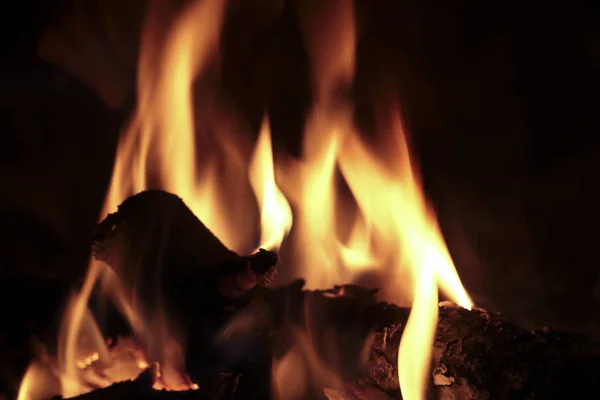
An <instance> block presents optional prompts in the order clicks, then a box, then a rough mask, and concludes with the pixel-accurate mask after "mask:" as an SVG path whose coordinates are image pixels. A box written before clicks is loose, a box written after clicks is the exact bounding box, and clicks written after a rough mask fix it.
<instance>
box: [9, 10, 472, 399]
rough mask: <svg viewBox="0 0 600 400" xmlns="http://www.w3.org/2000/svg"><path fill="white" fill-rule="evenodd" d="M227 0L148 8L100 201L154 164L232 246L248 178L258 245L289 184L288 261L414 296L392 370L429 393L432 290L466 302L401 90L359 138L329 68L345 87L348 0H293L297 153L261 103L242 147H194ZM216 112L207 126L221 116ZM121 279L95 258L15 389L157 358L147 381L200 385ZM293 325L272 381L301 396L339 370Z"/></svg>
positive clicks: (76, 386)
mask: <svg viewBox="0 0 600 400" xmlns="http://www.w3.org/2000/svg"><path fill="white" fill-rule="evenodd" d="M159 3H160V2H157V3H156V4H159ZM308 3H310V7H309V6H308ZM313 3H314V4H313ZM153 4H154V3H153ZM316 6H318V7H316ZM224 7H225V6H224V1H222V0H204V1H196V2H192V4H191V5H190V6H188V7H186V8H185V9H184V10H183V12H181V13H180V15H179V17H178V18H177V19H176V20H175V21H174V22H173V23H172V24H170V25H169V26H170V29H169V30H168V31H167V32H163V31H162V30H161V29H159V27H161V26H164V24H161V23H159V22H160V18H161V16H162V14H161V9H159V8H156V9H154V8H151V10H150V14H149V18H148V22H147V24H146V28H145V30H144V33H143V37H142V44H141V53H140V60H139V74H138V76H139V82H138V95H139V103H138V107H137V109H136V112H135V115H134V116H133V118H132V121H131V122H130V124H129V125H128V127H127V129H126V130H125V131H124V132H123V136H122V138H121V141H120V143H119V147H118V153H117V157H116V162H115V167H114V171H113V177H112V182H111V186H110V190H109V192H108V194H107V198H106V202H105V208H104V211H103V215H105V214H107V213H108V212H112V211H113V210H114V209H115V208H116V206H117V205H118V204H120V203H121V202H122V201H123V200H124V199H125V198H126V197H128V196H130V195H133V194H135V193H137V192H139V191H142V190H144V189H147V188H148V187H149V186H150V181H151V178H153V179H157V180H158V185H159V186H160V188H162V189H164V190H167V191H169V192H172V193H175V194H177V195H179V196H180V197H182V198H183V200H184V201H185V202H186V203H187V204H188V205H189V206H190V208H191V209H192V210H193V211H194V213H195V214H196V215H197V216H198V217H199V218H200V219H201V220H202V221H203V222H204V223H205V224H206V225H207V226H208V227H209V228H210V229H211V231H213V232H214V233H215V234H216V235H217V236H218V237H219V238H220V239H221V240H222V241H223V242H224V243H225V244H226V245H227V246H228V247H229V248H231V249H233V250H236V251H243V249H244V244H246V243H248V242H249V241H251V238H249V237H247V235H245V232H246V231H247V232H250V230H243V229H239V224H232V223H229V218H231V215H236V213H235V211H233V210H238V209H239V210H242V212H243V213H246V210H247V207H248V205H254V204H256V202H255V201H254V198H252V196H251V194H250V196H245V194H246V193H245V192H241V189H239V188H240V187H242V185H240V184H239V182H240V180H243V182H244V183H245V184H247V183H248V180H249V182H250V185H251V187H252V189H253V191H254V195H255V197H256V199H257V200H258V206H259V208H260V221H261V239H260V245H261V247H266V248H270V249H279V247H280V246H281V244H282V241H283V239H284V237H285V236H286V235H287V233H288V232H289V231H290V229H291V228H292V211H291V207H290V204H289V203H288V200H287V199H290V202H291V203H292V204H293V205H294V206H295V210H296V212H297V215H294V218H295V225H294V230H295V233H296V235H295V238H296V239H297V240H296V242H295V243H292V245H294V246H296V248H297V249H303V248H305V249H306V248H309V247H310V252H305V253H302V254H301V255H300V256H299V259H298V266H299V267H300V271H299V275H301V276H303V277H305V278H306V280H307V286H308V287H309V288H325V287H328V286H331V285H333V284H336V283H347V282H352V281H354V280H356V279H357V278H358V277H359V275H360V274H361V273H362V272H364V271H366V270H372V271H377V272H378V273H380V274H381V276H382V277H383V278H384V279H382V280H381V282H380V285H381V287H382V292H383V293H385V294H386V296H387V298H388V300H394V301H395V302H396V303H412V312H411V315H410V318H409V321H408V323H407V325H406V327H405V330H404V334H403V338H402V341H401V343H400V348H399V354H398V364H399V366H398V370H399V379H400V385H401V391H402V395H403V398H404V399H407V400H418V399H423V398H425V393H426V387H427V384H428V381H429V376H430V372H431V371H430V365H429V364H430V359H431V351H432V342H433V337H434V333H435V329H436V324H437V311H438V308H437V303H438V290H441V291H442V292H443V293H444V294H445V295H446V296H447V297H448V298H449V299H451V300H452V301H454V302H456V303H457V304H459V305H460V306H462V307H465V308H470V307H471V306H472V302H471V299H470V298H469V296H468V294H467V292H466V291H465V289H464V288H463V286H462V283H461V281H460V278H459V277H458V274H457V272H456V269H455V267H454V264H453V262H452V259H451V257H450V255H449V252H448V249H447V248H446V245H445V242H444V239H443V237H442V235H441V232H440V229H439V227H438V224H437V221H436V218H435V215H434V213H433V211H432V209H431V208H430V207H429V205H428V204H427V201H426V199H425V197H424V194H423V190H422V188H421V186H420V183H419V179H418V176H417V174H416V168H415V165H414V164H413V163H412V161H411V159H410V156H409V151H408V145H407V142H406V137H405V132H404V129H403V126H402V120H401V116H400V111H399V108H398V106H397V104H396V103H395V102H394V101H385V100H386V99H376V101H375V104H376V105H377V106H378V115H377V116H378V117H379V119H378V121H379V124H378V127H377V129H378V133H379V134H380V137H381V140H380V141H379V143H378V144H377V145H370V144H367V143H365V142H364V141H363V140H362V138H361V136H360V135H359V133H358V132H357V131H356V128H355V126H354V123H353V110H352V105H351V102H350V101H349V100H347V99H342V100H340V99H339V93H340V84H342V85H344V87H349V86H350V85H351V84H352V80H353V77H354V64H355V48H356V38H355V30H356V28H355V21H354V10H353V2H352V1H350V0H346V1H337V2H326V3H319V2H307V3H306V5H305V4H304V3H302V4H301V5H300V6H299V9H300V10H299V11H300V12H299V15H300V18H301V26H302V28H303V33H304V37H305V41H306V44H307V49H308V53H309V58H310V60H311V63H312V82H313V86H314V88H315V90H314V92H315V93H316V95H315V101H314V104H313V107H312V111H311V114H310V116H309V118H308V121H307V124H306V127H305V134H304V152H303V158H302V160H290V159H288V160H280V161H279V162H275V161H274V159H273V154H272V149H271V135H270V131H269V127H268V124H267V122H266V119H265V122H263V126H262V128H261V132H260V135H259V138H258V141H257V143H256V145H255V150H254V152H253V153H252V154H250V152H248V154H242V153H244V149H243V146H242V149H240V148H239V146H238V147H236V143H238V142H236V141H235V140H234V139H232V136H231V135H230V134H229V133H223V135H221V133H222V132H218V133H216V134H215V135H217V136H219V137H220V139H218V141H219V140H220V145H221V148H220V150H221V151H220V152H215V153H207V154H205V157H204V158H203V159H202V160H201V162H197V161H198V160H197V159H196V157H197V154H196V143H195V141H196V139H197V138H198V135H197V131H198V129H197V127H196V126H195V122H196V113H195V109H194V102H193V96H192V86H193V83H194V81H195V79H196V78H197V77H198V75H199V74H201V73H202V72H203V71H204V70H205V69H206V68H207V65H208V64H209V61H210V60H211V58H212V57H214V56H215V55H216V49H217V47H218V38H219V34H220V27H221V22H222V18H223V14H224ZM315 7H316V8H315ZM309 8H311V10H312V11H314V12H308V11H307V10H308V9H309ZM163 36H164V40H158V39H159V38H161V37H163ZM157 43H163V44H164V45H163V46H157ZM215 115H223V114H219V113H218V112H217V113H215ZM218 122H219V123H217V124H216V125H217V126H229V125H228V124H227V122H225V121H218ZM218 156H220V158H218V159H217V157H218ZM199 165H200V167H199ZM223 165H224V166H225V170H226V171H229V173H225V174H222V171H221V170H220V169H219V168H218V167H219V166H223ZM197 167H198V168H201V171H198V170H197ZM248 171H249V173H248ZM337 179H344V180H345V182H346V183H347V185H348V187H349V188H350V190H351V192H352V196H353V201H354V203H353V204H350V203H349V202H348V200H347V199H344V198H342V196H340V195H339V193H338V191H337V190H336V181H337ZM278 185H279V186H278ZM279 187H281V190H280V189H279ZM355 209H358V212H354V211H355ZM340 211H341V212H340ZM340 218H341V219H342V220H340ZM240 220H241V219H240ZM236 221H238V220H237V219H236ZM338 225H343V226H347V227H349V232H350V235H349V236H348V237H346V238H340V237H338V235H337V234H336V230H335V229H334V228H335V227H336V226H338ZM308 244H310V245H308ZM99 279H102V282H103V283H104V284H105V286H106V287H105V292H106V295H107V296H108V297H109V298H111V299H112V300H113V302H114V303H115V304H117V305H118V306H119V309H120V310H121V311H122V313H123V315H125V316H126V318H127V320H128V321H129V323H130V325H131V326H132V328H133V331H134V334H135V339H136V340H135V341H134V340H129V341H128V340H124V339H122V340H120V341H119V342H118V343H117V345H116V346H114V347H112V348H109V347H108V346H107V345H106V343H105V342H104V340H103V338H102V335H101V334H100V330H99V329H98V326H97V325H96V323H95V321H94V319H93V317H92V315H91V313H90V312H89V310H88V308H87V302H88V299H89V296H90V293H91V291H92V289H93V287H94V285H95V284H96V282H97V281H98V280H99ZM128 295H129V293H124V291H123V289H122V288H121V287H120V285H119V282H118V279H117V278H116V276H115V275H114V272H112V271H111V270H110V268H108V267H107V266H105V265H104V264H101V263H94V262H92V263H91V264H90V269H89V272H88V277H87V279H86V282H85V284H84V286H83V288H82V289H81V291H80V292H79V293H77V294H75V295H74V296H73V298H72V301H71V302H70V305H69V307H68V310H67V312H66V313H65V317H64V321H63V329H62V331H61V337H60V347H59V354H58V359H57V360H55V361H54V362H49V361H47V362H45V363H44V362H41V361H40V362H38V363H35V364H32V366H31V367H30V369H29V370H28V372H27V374H26V376H25V378H24V379H23V382H22V387H21V392H20V397H19V399H28V398H31V399H36V398H42V397H44V396H45V395H47V394H48V393H52V391H53V390H58V391H60V393H61V394H62V395H63V396H73V395H77V394H80V393H84V392H87V391H89V390H92V389H94V388H99V387H105V386H108V385H110V384H112V383H113V382H117V381H120V380H124V379H130V378H134V377H135V376H137V375H138V374H139V373H140V371H141V370H142V369H144V368H146V367H148V365H150V363H151V360H152V361H160V376H159V377H158V379H157V382H156V385H155V387H157V388H169V389H190V388H191V389H194V388H197V385H195V384H193V383H192V382H191V381H190V380H189V377H187V375H186V374H185V371H183V365H184V362H183V361H184V360H183V352H182V351H181V347H180V346H179V345H178V343H177V342H176V341H175V340H174V339H173V337H174V335H173V334H172V332H171V328H172V327H170V326H168V322H167V319H166V318H164V315H163V314H162V310H158V311H157V313H156V318H155V320H153V321H145V320H144V319H143V318H142V317H141V315H140V313H138V312H137V310H136V308H135V307H134V306H133V305H132V304H131V302H130V301H128V300H126V299H128V298H129V297H128ZM295 336H296V341H295V346H294V347H293V350H292V351H291V352H290V353H289V354H287V355H286V356H285V357H284V358H283V359H281V360H276V361H275V362H274V369H273V376H274V389H275V391H276V395H277V397H279V398H297V397H298V396H301V393H302V392H303V390H304V389H303V388H304V386H303V384H302V383H301V382H302V381H303V380H304V379H305V378H306V379H312V380H313V381H315V382H320V381H323V379H325V380H326V381H327V382H321V383H322V384H323V386H324V387H325V386H326V387H328V388H331V389H332V390H334V389H336V390H337V389H338V388H340V390H341V386H342V384H341V382H338V381H337V380H338V378H337V375H336V374H335V372H334V371H329V370H327V369H326V368H325V367H323V366H322V365H321V364H320V362H319V357H318V354H316V352H315V350H314V348H313V347H312V346H311V342H310V338H306V337H302V336H301V335H295ZM140 344H143V346H141V345H140ZM150 348H152V349H159V350H154V351H150ZM296 371H302V373H300V372H298V373H296ZM52 377H53V378H52ZM34 382H35V384H34ZM48 382H50V383H48ZM52 382H54V383H52ZM57 382H60V385H57V384H56V383H57ZM53 385H54V386H53ZM57 387H59V389H56V388H57Z"/></svg>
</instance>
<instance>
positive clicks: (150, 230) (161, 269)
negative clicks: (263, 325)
mask: <svg viewBox="0 0 600 400" xmlns="http://www.w3.org/2000/svg"><path fill="white" fill-rule="evenodd" d="M93 254H94V257H95V258H96V259H99V260H102V261H105V262H106V263H107V264H109V265H110V266H111V267H112V268H113V269H115V270H116V272H117V273H118V274H119V276H120V278H121V279H123V280H124V282H125V284H126V285H127V286H130V287H133V286H134V285H135V286H137V287H140V286H141V287H142V288H143V287H145V286H149V287H147V288H146V289H150V290H151V289H157V288H156V287H155V286H154V285H155V284H157V283H159V282H164V281H166V282H168V283H167V285H166V289H167V290H169V288H170V289H172V290H175V291H176V292H177V293H179V294H181V293H183V294H186V293H189V292H198V291H199V289H201V288H202V287H203V286H207V284H208V285H209V286H211V287H216V288H217V289H218V291H219V293H220V294H221V295H222V296H225V297H227V298H237V297H240V296H241V295H242V294H244V293H246V292H247V291H248V290H250V289H252V288H253V287H254V286H256V285H268V284H270V283H271V281H272V280H273V277H274V276H275V274H276V273H277V263H278V261H279V257H278V256H277V254H276V253H273V252H269V251H266V250H263V249H260V250H259V252H258V253H256V254H254V255H251V256H239V255H238V254H236V253H235V252H233V251H231V250H229V249H228V248H227V247H225V245H223V243H221V241H220V240H219V239H218V238H217V237H216V236H215V235H214V234H213V233H212V232H211V231H210V230H209V229H208V228H207V227H206V226H205V225H204V224H203V223H202V222H201V221H200V220H199V219H198V218H197V217H196V216H195V215H194V213H193V212H192V211H191V210H190V209H189V208H188V207H187V206H186V205H185V203H184V202H183V201H182V200H181V199H180V198H179V197H177V196H176V195H173V194H170V193H167V192H165V191H161V190H147V191H144V192H141V193H139V194H137V195H135V196H132V197H130V198H128V199H127V200H125V201H124V202H123V203H122V204H121V205H120V206H119V209H118V211H117V212H116V213H113V214H110V215H108V216H107V217H106V218H105V219H104V221H102V222H101V223H100V224H99V225H98V228H97V230H96V234H95V236H94V242H93ZM183 286H190V287H189V288H188V290H187V291H186V290H185V289H184V290H183V292H182V287H183ZM205 289H208V287H205ZM143 291H144V289H142V293H136V295H141V296H142V297H144V294H145V293H143ZM156 293H158V291H156V290H154V291H152V292H151V293H148V295H149V297H154V296H155V295H156ZM172 296H176V294H175V293H173V294H168V295H167V297H169V298H171V297H172ZM189 300H191V299H189V298H187V296H186V302H187V301H189Z"/></svg>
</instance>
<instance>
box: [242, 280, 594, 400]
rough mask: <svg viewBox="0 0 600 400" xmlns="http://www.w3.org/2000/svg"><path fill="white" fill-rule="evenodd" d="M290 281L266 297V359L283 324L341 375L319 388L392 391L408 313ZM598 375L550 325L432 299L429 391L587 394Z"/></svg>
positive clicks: (283, 335) (342, 393)
mask: <svg viewBox="0 0 600 400" xmlns="http://www.w3.org/2000/svg"><path fill="white" fill-rule="evenodd" d="M297 288H298V285H296V286H295V288H294V289H292V290H290V288H286V289H284V290H283V289H278V290H274V291H269V293H268V294H267V296H266V297H264V298H265V299H268V300H267V301H268V302H269V303H270V304H271V305H270V306H269V307H270V309H271V312H272V314H271V315H272V316H274V319H273V320H274V321H276V320H277V318H278V317H279V316H283V315H285V318H286V320H287V322H286V323H285V324H283V325H278V324H279V322H280V321H278V322H276V323H275V325H276V327H275V333H274V334H273V338H272V339H271V341H270V342H271V343H274V347H272V348H271V350H272V351H273V354H274V356H275V357H280V356H281V355H282V354H284V353H285V351H287V350H288V349H289V344H288V346H285V345H283V347H280V348H277V347H278V346H282V344H284V343H285V342H287V341H289V337H290V335H289V329H288V328H289V326H290V324H291V325H293V326H294V327H295V328H294V329H297V328H298V327H300V328H301V330H302V332H303V333H305V334H307V335H309V337H310V339H311V345H312V346H313V347H314V349H315V351H316V353H317V354H318V355H319V357H320V358H321V359H322V360H323V361H324V362H325V363H326V365H328V366H330V367H331V369H332V371H335V372H336V373H338V374H339V375H340V377H341V381H342V382H344V384H343V385H342V386H341V387H327V382H322V383H321V384H320V386H319V387H317V388H316V390H317V392H320V393H321V394H323V393H324V392H327V393H328V395H327V396H328V397H330V398H338V399H341V398H344V399H360V398H365V397H364V395H361V394H360V393H365V392H368V393H371V395H369V396H368V397H367V398H373V397H374V398H385V396H388V397H391V398H400V397H401V395H400V391H399V383H398V378H397V376H398V370H397V356H398V345H399V343H400V338H401V336H402V332H403V329H404V326H405V324H406V321H407V319H408V315H409V311H410V310H409V309H406V308H401V307H397V306H395V305H392V304H388V303H384V302H378V301H377V299H376V291H374V290H370V289H365V288H360V287H356V286H340V287H336V288H334V289H332V290H328V291H301V292H298V291H297ZM271 296H272V297H271ZM280 296H283V297H280ZM284 299H285V300H284ZM281 304H286V306H285V308H286V310H285V312H283V310H282V309H281V308H279V307H280V305H281ZM274 305H275V308H273V307H274ZM599 377H600V348H599V347H598V346H597V344H595V343H593V342H591V341H588V340H586V338H584V337H581V336H577V335H571V334H566V333H561V332H557V331H555V330H553V329H551V328H549V327H544V328H542V329H540V330H533V331H530V330H525V329H522V328H520V327H518V326H516V325H514V324H512V323H510V322H509V321H506V320H505V319H503V318H502V317H501V316H500V315H498V314H495V313H491V312H487V311H484V310H481V309H474V310H466V309H463V308H461V307H458V306H456V305H454V304H450V303H442V304H441V305H440V308H439V322H438V327H437V333H436V338H435V344H434V348H433V361H432V374H431V397H432V398H439V399H500V398H502V399H528V398H544V399H546V398H571V397H572V396H573V395H574V394H575V393H587V392H588V391H589V393H593V390H595V385H596V383H595V382H596V380H597V379H598V378H599ZM317 380H318V379H317ZM242 389H243V385H242V382H240V390H242ZM313 390H315V388H313ZM382 396H383V397H382Z"/></svg>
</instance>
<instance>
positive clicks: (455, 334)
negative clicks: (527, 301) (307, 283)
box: [82, 191, 600, 399]
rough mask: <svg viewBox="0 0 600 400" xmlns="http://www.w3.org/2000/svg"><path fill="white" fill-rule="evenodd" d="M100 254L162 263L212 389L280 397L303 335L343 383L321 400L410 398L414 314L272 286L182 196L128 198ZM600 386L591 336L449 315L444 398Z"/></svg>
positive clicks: (273, 259)
mask: <svg viewBox="0 0 600 400" xmlns="http://www.w3.org/2000/svg"><path fill="white" fill-rule="evenodd" d="M157 239H158V240H157ZM149 242H150V243H153V244H151V245H147V243H149ZM157 243H162V244H163V245H162V246H160V245H157ZM124 250H127V251H124ZM94 253H95V255H96V256H97V257H98V258H100V259H103V260H105V261H107V262H108V263H110V264H111V265H113V266H114V265H115V262H117V264H116V269H117V270H118V271H120V273H122V274H124V276H125V277H131V275H128V272H127V271H125V270H123V269H121V267H120V266H123V265H126V264H125V262H126V260H129V262H131V260H133V261H136V262H140V261H139V260H142V261H141V263H142V264H143V268H144V269H146V272H147V273H148V271H151V270H152V269H151V266H156V265H157V261H156V260H162V262H159V263H158V264H159V265H160V267H162V268H159V269H160V270H161V271H165V272H168V273H167V274H166V276H167V277H168V280H167V282H168V283H167V285H166V290H165V291H164V292H163V295H164V296H165V297H166V298H167V300H168V303H169V304H170V305H171V306H174V307H175V309H179V310H180V311H179V313H180V314H181V316H180V319H181V321H183V322H184V324H185V327H186V329H187V335H188V338H190V340H189V343H188V346H187V349H186V355H187V362H188V364H187V368H188V371H187V372H188V373H189V374H190V376H191V377H192V378H193V379H194V380H195V381H196V382H198V383H199V384H200V387H201V388H206V387H211V385H212V386H213V387H214V382H215V379H216V380H218V379H219V377H220V376H221V374H222V373H233V374H235V376H240V375H241V378H240V381H239V386H237V392H236V397H237V398H245V397H248V396H259V397H260V396H262V397H269V396H270V395H271V393H272V390H273V385H274V382H272V374H271V370H272V369H273V367H274V366H273V362H272V361H273V359H275V360H277V359H281V358H282V357H285V355H286V354H287V353H288V352H289V350H290V349H291V348H293V347H294V346H295V345H297V343H298V334H300V336H304V337H309V338H310V340H309V342H310V347H311V348H310V349H307V348H304V349H303V351H305V352H306V351H311V352H314V353H315V354H316V355H317V358H319V359H320V360H322V361H323V365H325V366H326V368H327V369H328V370H329V371H334V373H333V374H334V375H335V376H337V377H339V381H336V379H330V380H325V381H323V378H322V377H321V378H319V377H318V376H317V377H314V379H313V382H311V383H310V384H309V388H307V391H308V393H310V395H309V396H311V395H312V396H318V397H323V396H325V397H328V398H335V399H359V398H398V397H399V396H400V388H399V383H398V368H397V355H398V345H399V342H400V338H401V336H402V332H403V329H404V326H405V324H406V322H407V319H408V316H409V312H410V310H409V309H407V308H402V307H397V306H395V305H392V304H388V303H384V302H379V301H378V300H377V297H376V295H377V290H375V289H366V288H361V287H357V286H349V285H346V286H339V287H335V288H334V289H332V290H327V291H306V290H303V282H301V281H299V282H295V283H293V284H290V285H288V286H285V287H282V288H277V289H269V288H267V287H266V286H267V285H268V284H269V283H270V282H271V279H272V277H273V275H274V273H275V272H276V270H277V263H278V257H277V256H276V254H275V253H272V252H267V251H264V250H261V251H259V252H258V253H257V254H255V255H252V256H249V257H244V256H239V255H237V254H235V253H234V252H232V251H230V250H228V249H227V248H226V247H225V246H224V245H222V244H221V242H220V241H219V240H218V239H217V238H216V237H215V236H214V235H212V233H211V232H210V231H209V230H208V229H207V228H206V227H205V226H204V225H203V224H202V223H201V222H200V221H199V220H198V219H197V218H196V217H195V216H194V214H193V213H192V212H191V211H190V210H189V209H188V208H187V207H186V206H185V204H184V203H183V202H182V201H181V200H180V199H179V198H178V197H176V196H174V195H171V194H168V193H165V192H162V191H147V192H143V193H141V194H138V195H136V196H133V197H132V198H130V199H128V200H127V201H125V202H124V203H123V204H122V205H121V207H119V211H118V212H117V213H116V214H112V215H110V216H109V217H107V219H106V220H105V221H103V222H102V223H101V224H100V226H99V229H98V234H97V235H96V239H95V242H94ZM144 263H146V264H144ZM152 263H154V264H152ZM149 266H150V267H149ZM166 266H168V267H169V268H166ZM147 268H150V270H148V269H147ZM159 276H163V275H159ZM313 367H314V366H313ZM311 368H312V367H311ZM309 369H310V368H309ZM334 375H331V376H334ZM215 377H217V378H215ZM597 377H600V351H599V349H598V347H596V346H595V345H593V344H592V343H590V342H587V341H586V340H585V339H583V338H581V337H577V336H574V335H568V334H564V333H559V332H556V331H554V330H552V329H550V328H544V329H542V330H539V331H528V330H524V329H521V328H519V327H517V326H515V325H513V324H511V323H510V322H508V321H506V320H504V319H503V318H502V317H501V316H499V315H498V314H494V313H490V312H487V311H484V310H479V309H474V310H466V309H463V308H460V307H457V306H454V305H452V304H449V303H446V304H442V305H441V306H440V308H439V324H438V328H437V334H436V337H435V344H434V355H433V361H432V380H431V388H432V390H431V393H432V394H433V393H435V396H436V397H437V398H443V399H451V398H460V399H487V398H534V397H535V398H547V397H554V396H557V395H559V397H560V396H567V395H571V394H572V390H573V388H577V390H584V389H590V390H591V389H592V385H593V384H594V381H595V378H597ZM211 382H212V383H211ZM336 382H337V383H336ZM131 385H132V384H130V386H128V387H131ZM136 387H138V386H136ZM105 390H110V389H105ZM113 390H117V389H113ZM119 390H126V389H119ZM127 390H129V389H127ZM217 392H218V391H217ZM94 393H96V392H94ZM211 393H214V391H211ZM194 395H196V396H199V395H200V392H197V393H194ZM87 396H92V394H89V395H87ZM94 396H100V394H99V393H98V394H94ZM157 396H158V394H157ZM164 396H165V397H164V398H167V396H169V394H167V393H164ZM172 396H173V398H176V397H175V396H176V395H175V394H172ZM82 398H88V397H85V396H84V397H82ZM93 398H103V397H93ZM161 398H162V397H161ZM169 398H170V397H169Z"/></svg>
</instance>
